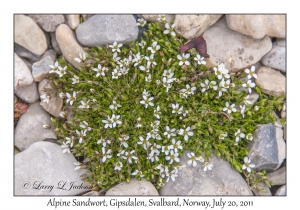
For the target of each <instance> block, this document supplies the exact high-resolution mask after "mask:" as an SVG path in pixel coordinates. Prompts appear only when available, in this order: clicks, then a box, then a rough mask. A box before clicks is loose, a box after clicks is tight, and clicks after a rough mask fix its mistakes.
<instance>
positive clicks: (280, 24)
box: [226, 14, 286, 39]
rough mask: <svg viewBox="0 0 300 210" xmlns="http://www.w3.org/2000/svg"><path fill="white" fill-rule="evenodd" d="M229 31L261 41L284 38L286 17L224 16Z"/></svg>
mask: <svg viewBox="0 0 300 210" xmlns="http://www.w3.org/2000/svg"><path fill="white" fill-rule="evenodd" d="M226 20H227V23H228V26H229V28H230V29H231V30H235V31H238V32H240V33H242V34H245V35H249V36H252V37H253V38H254V39H261V38H263V37H265V36H271V37H277V38H285V37H286V15H273V14H272V15H266V14H264V15H226Z"/></svg>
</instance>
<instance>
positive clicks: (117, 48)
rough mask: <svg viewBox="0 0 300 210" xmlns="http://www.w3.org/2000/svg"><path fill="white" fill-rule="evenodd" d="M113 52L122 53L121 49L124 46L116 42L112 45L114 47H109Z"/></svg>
mask: <svg viewBox="0 0 300 210" xmlns="http://www.w3.org/2000/svg"><path fill="white" fill-rule="evenodd" d="M108 46H109V47H110V48H111V49H112V51H113V52H115V51H117V52H121V51H120V47H122V46H123V44H118V43H117V42H116V41H115V42H114V43H113V44H112V45H108Z"/></svg>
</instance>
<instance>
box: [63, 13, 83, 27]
mask: <svg viewBox="0 0 300 210" xmlns="http://www.w3.org/2000/svg"><path fill="white" fill-rule="evenodd" d="M66 16H67V21H68V25H69V27H70V28H71V29H73V30H75V29H76V27H77V26H78V25H79V24H80V15H66Z"/></svg>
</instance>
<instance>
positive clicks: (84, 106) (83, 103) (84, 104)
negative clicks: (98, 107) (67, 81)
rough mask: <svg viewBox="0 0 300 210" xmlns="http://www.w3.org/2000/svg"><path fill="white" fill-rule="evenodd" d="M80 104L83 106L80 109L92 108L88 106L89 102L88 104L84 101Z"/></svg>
mask: <svg viewBox="0 0 300 210" xmlns="http://www.w3.org/2000/svg"><path fill="white" fill-rule="evenodd" d="M80 103H81V105H80V106H79V107H78V108H80V109H88V108H90V106H89V104H88V103H89V101H87V102H86V103H85V102H84V101H80Z"/></svg>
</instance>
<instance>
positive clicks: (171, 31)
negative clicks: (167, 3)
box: [164, 23, 176, 36]
mask: <svg viewBox="0 0 300 210" xmlns="http://www.w3.org/2000/svg"><path fill="white" fill-rule="evenodd" d="M165 27H166V30H164V34H169V33H170V34H171V35H172V36H176V33H175V31H174V27H175V24H173V25H171V27H170V25H169V23H166V24H165Z"/></svg>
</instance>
